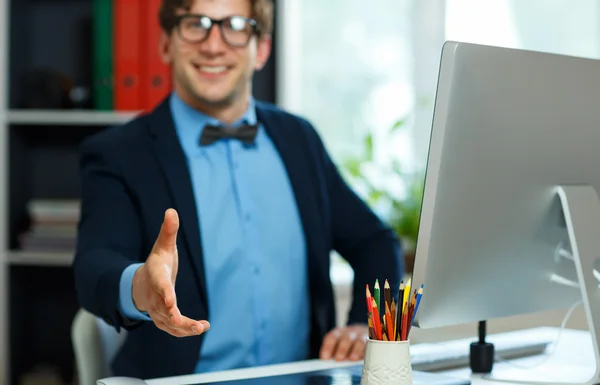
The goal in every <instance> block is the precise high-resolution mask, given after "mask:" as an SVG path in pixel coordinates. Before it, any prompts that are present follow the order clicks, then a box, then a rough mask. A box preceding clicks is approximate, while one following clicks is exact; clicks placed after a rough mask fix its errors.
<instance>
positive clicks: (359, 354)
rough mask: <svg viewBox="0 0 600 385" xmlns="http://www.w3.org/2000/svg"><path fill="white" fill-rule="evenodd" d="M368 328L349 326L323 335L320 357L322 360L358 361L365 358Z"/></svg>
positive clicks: (365, 326) (364, 326) (357, 325)
mask: <svg viewBox="0 0 600 385" xmlns="http://www.w3.org/2000/svg"><path fill="white" fill-rule="evenodd" d="M368 335H369V327H368V326H367V325H359V324H356V325H349V326H346V327H343V328H335V329H333V330H331V331H330V332H329V333H327V334H326V335H325V338H324V339H323V344H322V345H321V351H320V357H321V359H324V360H329V359H335V360H336V361H344V360H350V361H358V360H362V359H364V358H365V349H366V344H367V337H368Z"/></svg>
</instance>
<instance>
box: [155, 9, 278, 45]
mask: <svg viewBox="0 0 600 385" xmlns="http://www.w3.org/2000/svg"><path fill="white" fill-rule="evenodd" d="M193 1H194V0H163V1H162V4H161V6H160V11H159V12H158V19H159V22H160V26H161V28H162V29H163V30H164V31H165V32H167V33H171V31H172V30H173V28H175V23H176V21H177V10H178V9H184V10H186V11H187V10H189V9H190V7H191V5H192V3H193ZM250 5H251V7H252V14H251V15H250V17H252V18H253V19H254V20H256V24H257V34H258V37H259V38H260V37H263V36H265V35H270V34H271V33H272V32H273V0H250Z"/></svg>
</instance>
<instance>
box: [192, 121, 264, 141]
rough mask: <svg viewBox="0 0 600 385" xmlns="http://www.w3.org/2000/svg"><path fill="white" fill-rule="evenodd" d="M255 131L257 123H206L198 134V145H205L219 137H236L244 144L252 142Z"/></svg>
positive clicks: (256, 130)
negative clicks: (238, 124) (232, 125)
mask: <svg viewBox="0 0 600 385" xmlns="http://www.w3.org/2000/svg"><path fill="white" fill-rule="evenodd" d="M257 132H258V124H242V125H241V126H237V127H226V126H216V125H212V124H207V125H206V126H204V130H203V131H202V135H201V136H200V145H201V146H207V145H209V144H212V143H214V142H216V141H217V140H219V139H238V140H240V141H241V142H243V143H245V144H252V143H254V139H255V138H256V133H257Z"/></svg>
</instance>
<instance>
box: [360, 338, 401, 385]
mask: <svg viewBox="0 0 600 385" xmlns="http://www.w3.org/2000/svg"><path fill="white" fill-rule="evenodd" d="M412 383H413V380H412V365H411V361H410V342H409V341H378V340H372V339H368V340H367V350H366V352H365V360H364V362H363V367H362V376H361V380H360V385H412Z"/></svg>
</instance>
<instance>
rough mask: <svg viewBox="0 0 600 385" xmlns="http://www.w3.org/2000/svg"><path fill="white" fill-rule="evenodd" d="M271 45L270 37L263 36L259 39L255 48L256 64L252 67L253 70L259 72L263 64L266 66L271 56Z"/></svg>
mask: <svg viewBox="0 0 600 385" xmlns="http://www.w3.org/2000/svg"><path fill="white" fill-rule="evenodd" d="M272 44H273V39H272V38H271V36H270V35H265V36H263V37H261V38H260V40H259V41H258V43H257V47H256V63H255V65H254V70H256V71H260V70H261V69H262V68H263V67H264V66H265V64H267V61H268V60H269V56H270V55H271V48H272Z"/></svg>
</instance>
